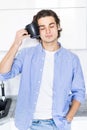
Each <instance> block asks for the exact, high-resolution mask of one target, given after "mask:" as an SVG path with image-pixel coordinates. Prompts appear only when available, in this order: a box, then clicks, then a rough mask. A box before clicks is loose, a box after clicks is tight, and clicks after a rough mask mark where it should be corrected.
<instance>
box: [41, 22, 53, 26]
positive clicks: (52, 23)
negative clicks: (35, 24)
mask: <svg viewBox="0 0 87 130" xmlns="http://www.w3.org/2000/svg"><path fill="white" fill-rule="evenodd" d="M53 24H55V22H52V23H50V24H49V25H53ZM44 26H45V25H39V27H44Z"/></svg>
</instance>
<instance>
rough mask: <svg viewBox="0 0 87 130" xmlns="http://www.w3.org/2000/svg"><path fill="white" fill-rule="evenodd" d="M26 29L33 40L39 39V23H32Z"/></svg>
mask: <svg viewBox="0 0 87 130" xmlns="http://www.w3.org/2000/svg"><path fill="white" fill-rule="evenodd" d="M25 29H26V30H27V32H28V34H30V37H31V38H39V35H40V34H39V27H38V25H37V23H35V22H32V23H30V24H28V25H26V26H25Z"/></svg>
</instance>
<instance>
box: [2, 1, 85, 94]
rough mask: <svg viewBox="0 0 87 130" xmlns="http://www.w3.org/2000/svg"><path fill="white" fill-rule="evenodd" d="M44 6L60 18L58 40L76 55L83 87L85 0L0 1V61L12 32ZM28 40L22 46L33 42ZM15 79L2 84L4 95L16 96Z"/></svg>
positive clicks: (16, 82)
mask: <svg viewBox="0 0 87 130" xmlns="http://www.w3.org/2000/svg"><path fill="white" fill-rule="evenodd" d="M44 8H45V9H53V10H54V11H55V12H56V13H57V14H58V16H59V17H60V19H61V27H62V29H63V31H62V32H61V38H60V39H59V41H60V42H61V43H62V45H63V46H64V47H66V48H68V49H71V50H72V51H74V52H75V53H76V54H77V55H78V56H79V58H80V60H81V64H82V69H83V72H84V77H85V81H86V86H87V71H86V69H87V68H86V66H87V60H86V56H87V38H86V37H87V0H47V1H45V0H3V1H1V0H0V60H1V59H2V58H3V56H4V55H5V54H6V53H7V51H8V49H9V48H10V46H11V44H12V42H13V40H14V37H15V34H16V31H17V30H18V29H21V28H24V27H25V25H26V24H28V23H30V22H31V21H32V18H33V15H35V14H36V13H37V12H38V11H39V10H41V9H44ZM31 42H32V40H31V39H28V42H27V44H26V45H27V46H31V45H36V41H35V40H33V43H32V44H31ZM26 45H25V44H23V45H22V47H25V46H26ZM19 79H20V77H19V76H17V77H16V78H14V79H11V80H8V81H7V82H6V83H5V85H6V94H7V95H17V93H18V88H19Z"/></svg>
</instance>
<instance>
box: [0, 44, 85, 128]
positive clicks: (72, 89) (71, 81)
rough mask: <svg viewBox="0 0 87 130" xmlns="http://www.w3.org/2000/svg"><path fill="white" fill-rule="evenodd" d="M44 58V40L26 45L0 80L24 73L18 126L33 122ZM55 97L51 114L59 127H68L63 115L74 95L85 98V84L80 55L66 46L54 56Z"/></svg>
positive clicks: (16, 116) (24, 126)
mask: <svg viewBox="0 0 87 130" xmlns="http://www.w3.org/2000/svg"><path fill="white" fill-rule="evenodd" d="M44 59H45V51H44V49H43V48H42V46H41V44H39V45H37V46H35V47H30V48H24V49H23V50H21V51H20V53H19V54H18V55H17V57H16V58H15V59H14V62H13V65H12V68H11V71H10V72H8V73H6V74H2V75H1V74H0V80H7V79H9V78H12V77H14V76H16V75H18V74H19V73H21V81H20V88H19V94H18V100H17V106H16V111H15V124H16V126H17V127H18V128H19V130H27V129H28V128H29V126H30V125H31V121H32V119H33V113H34V111H35V106H36V103H37V98H38V94H39V89H40V83H41V79H42V71H43V65H44ZM48 91H49V90H48ZM43 98H44V97H43ZM52 98H53V105H52V117H53V119H54V121H55V123H56V125H57V126H58V127H59V129H60V130H62V129H63V130H65V129H64V123H65V119H64V117H65V116H66V114H67V112H68V111H69V108H70V104H71V102H72V100H73V99H75V100H77V101H79V102H81V103H82V102H83V101H84V99H85V84H84V78H83V73H82V69H81V65H80V61H79V58H78V57H77V56H76V55H75V54H73V53H72V52H70V51H69V50H67V49H65V48H63V47H61V48H60V49H59V50H58V51H57V52H56V53H55V56H54V80H53V97H52Z"/></svg>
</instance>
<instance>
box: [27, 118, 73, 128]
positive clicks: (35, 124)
mask: <svg viewBox="0 0 87 130" xmlns="http://www.w3.org/2000/svg"><path fill="white" fill-rule="evenodd" d="M67 126H68V125H67ZM28 130H59V129H58V127H57V126H56V125H55V123H54V121H53V119H47V120H33V121H32V125H31V126H30V128H29V129H28ZM64 130H71V129H70V124H69V127H67V128H65V129H64Z"/></svg>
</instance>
